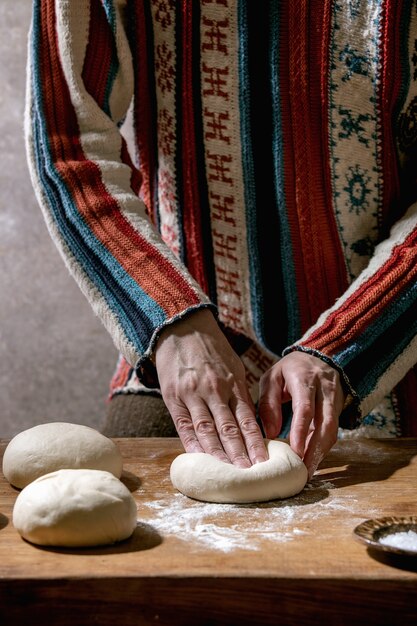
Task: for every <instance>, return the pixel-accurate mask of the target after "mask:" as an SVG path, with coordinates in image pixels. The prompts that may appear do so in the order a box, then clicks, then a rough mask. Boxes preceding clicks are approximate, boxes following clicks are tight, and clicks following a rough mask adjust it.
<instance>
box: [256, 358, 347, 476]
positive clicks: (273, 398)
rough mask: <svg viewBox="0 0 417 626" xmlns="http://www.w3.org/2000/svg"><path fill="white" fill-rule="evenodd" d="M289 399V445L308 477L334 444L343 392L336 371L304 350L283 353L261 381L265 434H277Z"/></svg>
mask: <svg viewBox="0 0 417 626" xmlns="http://www.w3.org/2000/svg"><path fill="white" fill-rule="evenodd" d="M289 401H291V403H292V409H293V417H292V423H291V431H290V445H291V447H292V449H293V450H294V451H295V452H296V453H297V454H298V455H299V456H300V457H301V458H302V459H303V460H304V463H305V464H306V466H307V468H308V471H309V477H310V478H311V477H312V475H313V474H314V472H315V470H316V469H317V466H318V465H319V463H320V461H321V460H322V459H323V458H324V456H325V455H326V454H327V453H328V452H329V450H330V449H331V448H332V446H333V445H334V444H335V443H336V439H337V430H338V418H339V415H340V413H341V412H342V409H343V406H344V402H345V394H344V391H343V388H342V385H341V382H340V376H339V372H338V371H337V370H336V369H334V368H333V367H331V366H330V365H328V364H327V363H325V362H324V361H322V360H321V359H319V358H318V357H315V356H312V355H311V354H308V353H305V352H291V353H289V354H287V355H286V356H284V357H283V358H282V359H281V360H280V361H279V362H278V363H276V364H275V365H274V366H273V367H272V368H271V369H270V370H268V371H267V372H266V373H265V374H264V376H263V377H262V378H261V381H260V395H259V416H260V418H261V421H262V424H263V427H264V430H265V434H266V436H267V437H269V438H271V439H272V438H274V437H276V436H277V435H278V434H279V432H280V430H281V426H282V410H281V406H282V404H284V403H285V402H289Z"/></svg>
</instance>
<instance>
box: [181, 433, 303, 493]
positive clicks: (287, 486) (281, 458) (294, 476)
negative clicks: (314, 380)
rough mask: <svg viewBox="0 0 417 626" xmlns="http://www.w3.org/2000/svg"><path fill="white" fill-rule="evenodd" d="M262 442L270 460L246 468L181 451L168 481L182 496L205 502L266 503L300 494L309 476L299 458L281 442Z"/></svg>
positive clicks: (207, 455) (202, 454)
mask: <svg viewBox="0 0 417 626" xmlns="http://www.w3.org/2000/svg"><path fill="white" fill-rule="evenodd" d="M265 443H266V445H267V449H268V453H269V459H268V460H267V461H264V462H263V463H257V464H256V465H252V466H251V467H248V468H241V467H236V465H231V464H229V463H225V462H224V461H220V460H219V459H216V458H215V457H213V456H211V455H210V454H204V453H202V452H191V453H190V452H188V453H186V454H180V455H179V456H177V457H176V458H175V459H174V461H173V462H172V465H171V482H172V484H173V485H174V487H176V489H178V491H181V493H183V494H184V495H186V496H188V497H189V498H194V499H195V500H203V501H204V502H219V503H226V502H229V503H240V504H243V503H248V502H265V501H267V500H275V499H277V498H288V497H290V496H294V495H295V494H297V493H299V492H300V491H301V490H302V489H303V488H304V486H305V484H306V482H307V478H308V472H307V468H306V466H305V465H304V463H303V462H302V460H301V459H300V458H299V456H297V454H296V453H295V452H294V451H293V450H292V449H291V448H290V446H289V445H288V444H286V443H285V442H283V441H275V440H271V441H270V440H266V442H265Z"/></svg>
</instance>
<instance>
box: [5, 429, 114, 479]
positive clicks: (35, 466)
mask: <svg viewBox="0 0 417 626" xmlns="http://www.w3.org/2000/svg"><path fill="white" fill-rule="evenodd" d="M122 466H123V462H122V455H121V453H120V450H119V448H118V447H117V446H116V444H115V443H114V442H113V441H112V440H111V439H109V438H108V437H105V436H104V435H102V434H101V433H99V432H98V431H97V430H94V428H90V427H89V426H83V425H81V424H70V423H67V422H52V423H48V424H40V425H39V426H34V427H33V428H28V429H27V430H24V431H23V432H21V433H19V434H18V435H16V436H15V437H13V439H12V440H11V441H10V443H9V445H8V446H7V448H6V450H5V453H4V457H3V474H4V476H5V478H6V480H8V481H9V483H11V484H12V485H14V486H15V487H18V488H19V489H22V488H23V487H25V486H26V485H28V484H29V483H31V482H32V481H33V480H35V479H36V478H39V476H43V474H48V473H49V472H54V471H55V470H59V469H65V468H68V469H79V468H84V469H98V470H105V471H107V472H111V473H112V474H114V475H115V476H116V477H117V478H120V476H121V474H122Z"/></svg>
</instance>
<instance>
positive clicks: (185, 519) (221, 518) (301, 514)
mask: <svg viewBox="0 0 417 626" xmlns="http://www.w3.org/2000/svg"><path fill="white" fill-rule="evenodd" d="M333 487H334V485H333V484H332V483H330V482H328V481H323V482H322V483H320V484H319V485H317V484H314V485H311V484H310V483H308V484H307V486H306V488H305V489H304V491H303V492H302V493H301V494H299V495H298V496H296V497H294V498H291V499H290V500H285V501H282V502H281V501H273V502H265V503H259V504H244V505H234V504H212V503H204V502H198V501H196V500H191V499H189V498H187V497H185V496H183V495H182V494H180V493H176V494H174V495H170V496H166V497H163V498H161V499H159V500H154V501H144V502H141V503H140V505H139V510H140V511H142V512H143V517H142V518H141V519H142V520H143V521H145V522H146V523H148V524H151V525H152V526H153V527H154V528H155V529H156V530H157V531H158V532H160V533H161V535H176V536H177V537H178V538H180V539H185V540H186V541H187V542H189V543H191V542H195V543H197V544H198V545H199V546H202V545H203V546H205V547H209V548H212V549H215V550H219V551H223V552H229V551H231V550H236V549H241V550H251V551H256V550H260V549H261V547H262V545H264V542H265V540H267V541H271V542H274V543H283V542H288V541H293V540H295V539H297V538H298V537H300V536H302V535H313V534H315V532H316V527H315V524H314V522H315V521H316V520H318V519H320V518H322V517H324V516H327V515H328V514H329V512H330V511H332V510H333V511H335V510H338V511H345V512H347V513H351V507H350V506H349V505H350V504H352V501H350V502H349V501H348V502H347V501H346V497H345V498H338V497H333V496H332V497H329V491H328V490H330V489H332V488H333ZM231 519H233V520H234V521H235V523H233V524H232V525H231V524H230V520H231ZM346 519H347V520H348V522H349V523H350V524H351V518H350V516H349V515H347V516H346Z"/></svg>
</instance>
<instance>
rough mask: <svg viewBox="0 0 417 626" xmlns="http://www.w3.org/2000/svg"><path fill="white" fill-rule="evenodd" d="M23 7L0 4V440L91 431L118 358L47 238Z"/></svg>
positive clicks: (26, 4)
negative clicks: (32, 432) (34, 172)
mask: <svg viewBox="0 0 417 626" xmlns="http://www.w3.org/2000/svg"><path fill="white" fill-rule="evenodd" d="M31 4H32V3H31V1H30V0H0V160H1V162H0V437H3V438H4V437H5V438H7V437H11V436H13V435H15V434H16V433H17V432H19V431H21V430H23V429H25V428H28V427H30V426H33V425H35V424H39V423H43V422H48V421H61V420H62V421H70V422H76V423H83V424H87V425H89V426H93V427H99V424H100V420H101V418H102V416H103V414H104V412H105V410H106V396H107V390H108V382H109V379H110V376H111V374H112V372H113V369H114V366H115V363H116V359H117V352H116V349H115V348H114V346H113V343H112V341H111V339H110V337H109V335H108V334H107V332H106V331H105V329H104V327H103V326H102V325H101V322H100V321H99V320H98V319H97V318H96V317H95V316H94V314H93V313H92V310H91V309H90V306H89V304H88V303H87V301H86V300H85V298H84V296H83V295H82V294H81V292H80V291H79V289H78V287H77V285H76V284H75V282H74V280H73V279H72V278H71V277H70V276H69V274H68V272H67V270H66V269H65V266H64V264H63V262H62V260H61V258H60V256H59V254H58V252H57V251H56V249H55V247H54V245H53V243H52V241H51V240H50V238H49V235H48V232H47V230H46V226H45V225H44V222H43V218H42V215H41V212H40V209H39V207H38V205H37V202H36V199H35V197H34V194H33V191H32V188H31V183H30V180H29V175H28V170H27V165H26V157H25V150H24V141H23V132H22V126H23V106H24V89H25V63H26V40H27V32H28V28H29V22H30V13H31Z"/></svg>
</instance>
